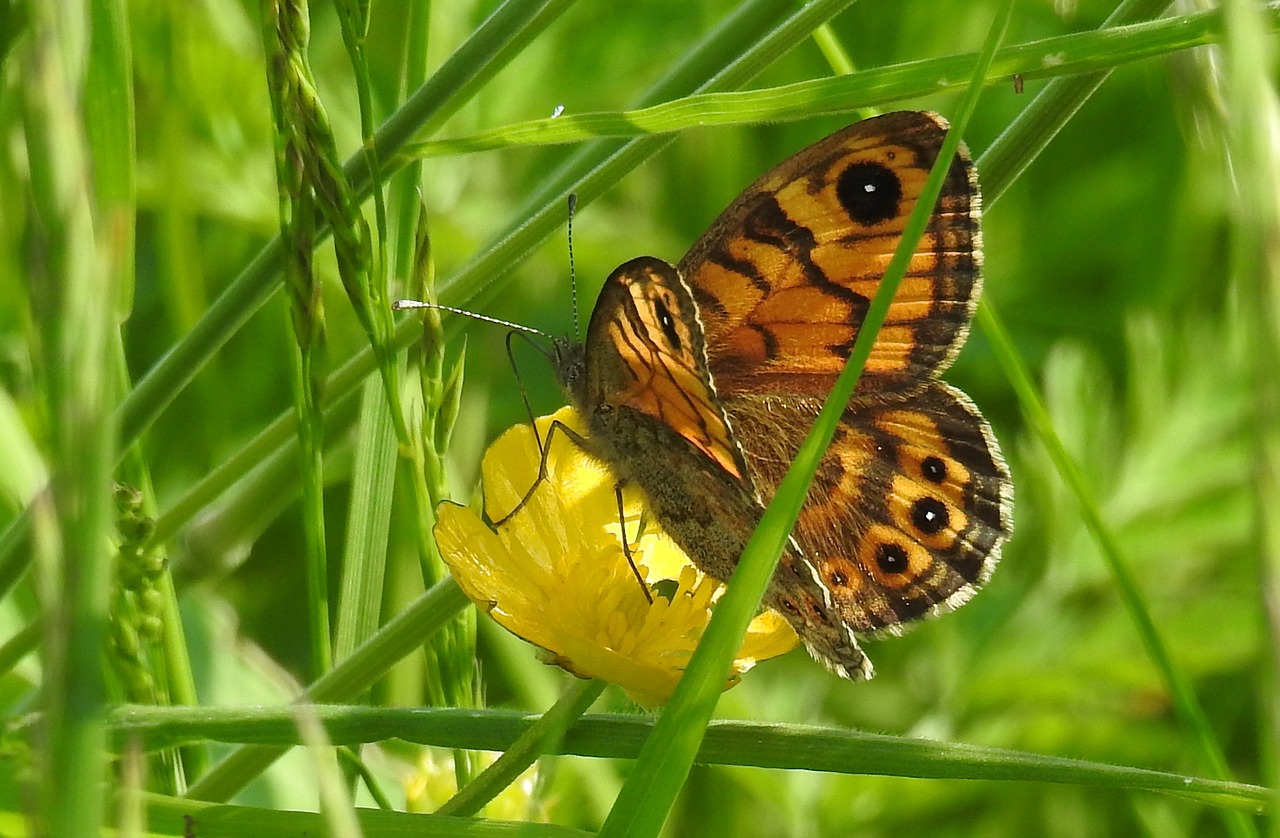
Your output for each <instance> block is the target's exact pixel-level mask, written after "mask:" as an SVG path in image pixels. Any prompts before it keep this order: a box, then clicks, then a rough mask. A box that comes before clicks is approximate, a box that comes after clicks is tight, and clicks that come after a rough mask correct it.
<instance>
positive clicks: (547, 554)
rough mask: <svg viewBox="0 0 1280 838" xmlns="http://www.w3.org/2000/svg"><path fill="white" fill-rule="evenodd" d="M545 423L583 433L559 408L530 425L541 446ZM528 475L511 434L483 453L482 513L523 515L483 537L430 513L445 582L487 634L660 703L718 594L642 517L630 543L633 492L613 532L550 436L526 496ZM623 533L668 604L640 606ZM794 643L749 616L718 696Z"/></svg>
mask: <svg viewBox="0 0 1280 838" xmlns="http://www.w3.org/2000/svg"><path fill="white" fill-rule="evenodd" d="M553 421H558V422H561V423H563V424H564V425H566V426H568V427H570V428H571V429H573V430H574V431H575V432H577V433H578V434H582V433H584V431H583V428H582V424H581V421H580V419H579V418H578V417H577V415H576V414H575V413H574V412H573V411H572V410H571V409H569V408H565V409H563V410H561V411H559V412H558V413H556V414H555V415H554V416H550V417H542V418H541V419H539V420H538V429H539V434H540V436H541V439H543V440H546V439H547V434H548V432H549V431H550V428H551V423H552V422H553ZM538 466H539V455H538V448H537V444H536V442H535V440H534V436H533V432H532V430H531V429H530V428H528V427H527V426H517V427H515V428H512V429H511V430H510V431H508V432H507V433H505V434H503V435H502V437H501V438H499V439H498V440H497V441H496V442H495V443H494V444H493V445H492V446H491V447H490V449H489V450H488V451H487V452H486V453H485V457H484V462H483V463H482V466H481V470H482V473H483V475H484V496H485V506H486V509H487V511H488V513H489V517H490V519H493V520H501V519H502V516H505V515H507V514H508V513H509V512H510V511H511V510H512V509H514V508H515V507H516V506H517V504H519V503H520V501H521V500H522V499H523V498H525V496H526V494H527V495H528V500H527V501H526V503H525V505H524V507H522V508H521V509H520V511H519V512H517V513H516V514H515V515H513V516H511V517H510V518H508V519H507V520H504V521H502V525H501V526H499V527H497V528H496V530H495V529H491V528H490V527H489V526H488V525H486V524H485V523H484V521H482V520H481V518H480V516H479V515H477V514H476V513H475V512H473V511H472V510H470V509H468V508H466V507H462V506H458V505H456V504H450V503H446V504H442V505H441V506H440V508H439V510H438V511H437V515H438V523H437V524H436V529H435V532H436V540H437V542H438V544H439V546H440V550H441V553H442V554H443V555H444V558H445V561H446V562H447V563H448V565H449V567H450V570H451V571H452V572H453V576H454V579H456V580H457V582H458V584H459V586H461V588H462V589H463V591H465V592H466V594H467V596H468V597H469V598H470V599H471V600H472V601H474V602H475V603H476V604H477V605H479V606H480V607H482V608H484V609H485V610H486V611H487V612H488V613H489V614H490V616H492V617H493V618H494V619H495V620H497V621H498V623H499V624H501V625H502V626H503V627H505V628H506V629H507V630H509V631H511V632H512V633H514V634H516V635H518V636H520V637H522V638H524V639H525V640H527V641H529V642H530V643H533V644H535V645H537V646H540V647H541V648H542V649H543V650H545V655H544V659H547V660H549V662H552V663H555V664H557V665H559V666H561V667H563V668H564V669H566V670H568V671H570V672H572V673H573V674H575V675H578V676H579V677H583V678H600V679H603V680H605V681H609V682H611V683H614V684H617V685H619V686H620V687H622V688H623V689H624V690H625V691H626V692H627V694H628V695H630V696H631V697H632V698H633V699H634V700H635V701H637V702H639V703H641V704H644V705H646V706H652V705H656V704H661V703H663V702H665V701H666V700H667V698H669V697H670V695H671V691H672V690H674V689H675V685H676V682H677V681H678V680H679V678H680V675H681V674H682V673H683V671H684V667H685V666H686V665H687V664H688V661H689V658H690V656H691V655H692V654H693V650H694V648H695V647H696V646H697V643H698V639H699V638H700V637H701V636H702V632H703V631H704V630H705V629H706V624H707V620H708V619H709V618H710V614H711V606H712V603H713V602H714V601H715V599H716V598H717V597H718V595H719V590H720V585H719V583H718V582H716V581H715V580H714V579H711V578H710V577H707V576H705V575H704V574H702V573H701V572H699V571H698V570H697V569H696V568H694V567H693V565H692V564H691V563H690V561H689V559H688V557H687V556H685V555H684V553H683V552H681V551H680V549H679V548H678V547H677V546H676V545H675V543H674V542H673V541H671V540H670V538H668V537H667V536H666V535H665V534H664V533H662V532H661V531H660V529H658V527H657V525H656V522H655V521H653V519H652V517H651V516H650V517H649V518H648V520H647V521H646V522H645V525H644V532H643V534H641V535H639V537H638V538H637V533H638V532H639V530H640V526H641V522H642V518H643V511H644V507H643V503H644V499H643V494H642V493H640V492H639V491H637V490H635V489H632V488H627V489H624V491H623V509H624V516H623V520H622V521H621V522H620V521H619V520H618V507H617V500H616V497H615V495H614V485H615V483H616V479H615V478H614V477H613V475H612V473H611V472H610V470H609V469H608V468H607V467H606V466H605V465H604V464H602V463H600V462H599V461H597V460H595V459H594V458H592V457H590V456H589V455H587V454H586V453H585V452H583V451H582V450H581V449H579V448H578V446H577V445H576V444H574V443H573V441H572V440H571V439H569V438H568V436H567V435H565V434H564V433H562V432H560V431H557V432H556V433H555V434H554V435H553V437H552V444H551V450H550V453H549V455H548V457H547V471H546V474H547V477H546V480H545V481H544V482H542V483H541V484H539V485H538V486H537V488H536V489H535V490H534V491H533V492H532V493H530V492H529V488H530V486H532V485H533V483H534V481H535V479H536V477H537V475H538ZM624 526H625V527H626V532H627V542H628V544H629V545H630V547H631V552H632V558H633V559H634V560H635V562H636V564H637V566H638V569H639V571H640V572H641V573H642V574H643V575H644V577H645V579H646V581H647V582H648V583H649V584H650V585H652V584H654V583H655V582H658V581H660V580H664V579H669V580H674V581H675V582H676V586H675V593H674V595H672V596H671V598H670V600H668V599H666V598H665V597H663V596H658V595H653V602H652V603H651V602H650V601H649V599H648V598H646V596H645V588H643V587H642V586H641V584H640V582H639V580H638V579H637V578H636V576H635V572H634V571H633V570H632V569H631V567H630V565H629V564H628V563H627V559H626V555H625V554H624V553H623V550H622V542H621V540H620V538H621V532H622V528H623V527H624ZM668 589H669V588H664V590H668ZM797 642H798V641H797V638H796V636H795V633H794V632H793V631H792V629H791V627H790V625H788V624H787V622H786V621H785V620H784V619H782V618H781V617H780V616H779V615H778V614H776V613H775V612H771V611H766V612H764V613H763V614H761V615H759V616H757V617H756V619H755V620H754V621H753V622H752V624H751V627H750V628H749V629H748V632H747V636H746V637H745V638H744V640H743V644H742V648H741V650H740V651H739V657H738V659H737V660H736V661H735V662H734V673H733V675H732V676H731V677H730V679H729V680H728V682H727V683H726V687H728V686H732V685H733V684H734V683H736V682H737V681H738V679H739V678H740V676H741V673H743V672H745V671H746V670H747V669H750V668H751V667H752V666H754V665H755V663H756V662H757V661H760V660H764V659H766V658H769V657H773V656H775V655H780V654H782V653H784V652H786V651H788V650H790V649H791V648H793V647H794V646H795V645H796V643H797Z"/></svg>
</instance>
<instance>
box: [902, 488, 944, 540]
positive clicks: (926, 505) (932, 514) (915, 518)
mask: <svg viewBox="0 0 1280 838" xmlns="http://www.w3.org/2000/svg"><path fill="white" fill-rule="evenodd" d="M950 517H951V516H950V515H948V514H947V507H946V504H944V503H943V502H942V501H940V500H938V499H937V498H931V497H923V498H920V499H919V500H918V501H916V502H915V503H914V504H913V505H912V507H911V522H912V523H913V524H915V525H916V529H918V530H920V532H922V533H924V534H925V535H935V534H936V533H938V532H939V531H940V530H942V528H943V527H945V526H946V525H947V522H948V521H949V520H950Z"/></svg>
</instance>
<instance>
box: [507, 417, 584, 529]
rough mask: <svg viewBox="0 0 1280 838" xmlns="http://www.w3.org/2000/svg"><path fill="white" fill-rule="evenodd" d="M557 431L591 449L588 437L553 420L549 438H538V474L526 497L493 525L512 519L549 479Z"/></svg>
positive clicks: (576, 443) (548, 433) (548, 434)
mask: <svg viewBox="0 0 1280 838" xmlns="http://www.w3.org/2000/svg"><path fill="white" fill-rule="evenodd" d="M556 431H559V432H560V433H562V434H564V435H565V436H566V437H568V438H569V441H570V442H572V443H573V444H574V445H576V446H578V447H579V448H581V449H582V450H584V451H587V450H589V449H588V448H587V441H586V439H584V438H583V436H582V435H581V434H579V433H578V432H577V431H575V430H573V429H572V428H570V427H569V426H568V425H565V424H564V423H562V422H558V421H553V422H552V423H551V427H550V428H549V429H548V430H547V438H546V439H539V440H538V453H539V457H538V476H537V477H535V478H534V479H533V483H531V484H530V485H529V489H528V491H526V492H525V493H524V497H522V498H520V502H519V503H517V504H516V505H515V508H514V509H512V510H511V511H510V512H508V513H507V514H506V515H503V516H502V517H501V518H499V519H498V520H496V521H494V522H493V525H494V526H495V527H500V526H502V525H503V524H505V523H507V521H510V520H511V519H512V518H513V517H515V514H516V513H517V512H519V511H520V510H521V509H524V507H525V505H526V504H527V503H528V502H529V499H530V498H532V497H533V493H534V491H535V490H536V489H537V488H538V487H539V486H541V485H542V483H543V481H545V480H546V479H547V460H548V459H549V458H550V456H551V441H552V440H553V439H555V435H556ZM537 433H538V431H537V426H536V425H535V426H534V438H535V439H537Z"/></svg>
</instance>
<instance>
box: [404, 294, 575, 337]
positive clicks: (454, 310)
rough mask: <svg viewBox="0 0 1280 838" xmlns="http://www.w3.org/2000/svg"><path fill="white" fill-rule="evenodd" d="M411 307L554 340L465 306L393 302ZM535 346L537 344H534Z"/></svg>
mask: <svg viewBox="0 0 1280 838" xmlns="http://www.w3.org/2000/svg"><path fill="white" fill-rule="evenodd" d="M410 308H434V309H436V310H437V311H447V312H449V313H450V314H461V315H462V316H463V317H470V318H471V319H472V320H480V321H482V322H485V323H493V324H494V325H496V326H506V327H507V328H508V329H513V330H515V331H517V332H526V333H528V334H531V335H537V336H538V337H543V338H546V339H547V340H554V339H555V338H553V337H552V336H551V335H549V334H547V333H546V332H544V331H541V330H539V329H535V328H533V327H532V326H525V325H524V324H522V323H512V322H511V321H510V320H503V319H501V318H499V317H490V316H489V315H487V314H476V313H475V312H474V311H467V310H466V309H465V308H454V307H453V306H442V305H440V304H439V303H426V302H423V301H422V300H396V301H395V302H394V303H392V304H391V309H392V311H404V310H406V309H410ZM534 345H535V346H536V345H537V344H534Z"/></svg>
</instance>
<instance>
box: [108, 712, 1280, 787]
mask: <svg viewBox="0 0 1280 838" xmlns="http://www.w3.org/2000/svg"><path fill="white" fill-rule="evenodd" d="M312 711H313V712H314V713H315V714H316V716H317V717H318V718H319V719H320V721H321V722H323V724H324V726H325V731H326V733H327V734H328V736H329V738H330V740H331V741H333V742H334V743H337V744H345V745H358V744H364V743H369V742H378V741H382V740H385V739H392V738H395V739H403V740H405V741H408V742H416V743H419V744H422V745H430V746H434V747H440V748H458V747H470V748H479V749H483V750H491V751H507V750H510V749H512V748H513V747H516V745H517V743H518V742H519V741H520V740H521V739H522V738H523V737H527V736H529V735H530V731H532V730H534V729H535V726H537V725H539V724H540V720H539V717H538V716H537V715H534V714H529V713H520V712H514V711H510V710H466V709H455V708H423V709H405V708H388V707H362V706H334V705H329V706H316V707H314V708H312ZM109 725H110V730H111V733H112V741H113V743H114V745H115V747H116V748H117V749H122V748H124V747H125V746H126V745H127V744H128V743H129V742H130V741H138V742H141V743H142V745H143V747H144V748H146V749H147V750H149V751H155V750H159V749H162V748H172V747H175V746H178V745H182V744H184V743H187V742H193V741H203V740H207V741H214V742H226V743H253V744H255V745H258V746H275V747H285V746H294V745H297V744H299V737H298V731H297V726H296V724H295V723H294V710H292V709H291V708H288V707H271V708H257V707H254V708H200V709H196V708H165V707H148V706H140V705H134V706H125V707H120V708H116V709H115V710H113V711H112V713H111V715H110V717H109ZM657 725H658V722H657V721H655V720H654V719H649V718H644V717H637V716H633V715H620V714H609V715H601V714H591V715H586V716H582V717H581V718H579V719H577V720H576V721H575V722H573V724H572V725H570V726H569V727H568V728H567V730H565V731H564V736H563V737H562V738H560V739H559V740H558V742H557V743H556V744H555V745H554V746H553V747H551V748H550V749H548V750H547V753H553V754H566V755H576V756H581V757H592V758H598V759H629V758H634V757H635V756H636V754H638V753H639V752H640V751H641V750H642V749H643V748H644V747H645V743H646V742H647V741H648V740H649V739H650V738H651V737H652V734H653V732H654V730H655V728H656V727H657ZM697 760H698V762H699V763H700V764H706V765H734V766H746V767H753V768H768V769H774V770H785V771H820V772H829V773H835V774H846V775H865V776H888V777H912V778H917V779H926V778H934V779H950V780H985V781H991V782H1010V783H1054V784H1062V785H1077V786H1084V787H1090V788H1112V789H1130V790H1134V791H1145V792H1159V793H1161V794H1167V795H1174V796H1177V797H1185V798H1188V799H1194V800H1197V801H1203V802H1206V803H1208V804H1209V805H1212V806H1217V807H1224V808H1228V809H1232V810H1238V811H1243V812H1260V811H1264V810H1265V809H1266V808H1267V807H1268V806H1270V805H1271V792H1270V790H1269V789H1266V788H1263V787H1261V786H1257V785H1250V784H1247V783H1235V782H1227V781H1222V780H1212V779H1206V778H1202V777H1189V776H1187V775H1184V774H1174V773H1168V772H1163V771H1151V770H1147V769H1143V768H1137V767H1134V766H1127V765H1111V764H1108V763H1102V762H1091V761H1087V760H1076V759H1064V758H1062V757H1055V756H1046V755H1044V754H1034V753H1027V752H1025V751H1015V750H1009V749H1005V748H992V747H984V746H980V745H969V744H965V743H959V742H943V741H937V740H933V739H921V738H916V737H909V736H886V735H884V734H879V733H868V732H865V731H857V730H848V729H845V728H837V727H820V726H816V725H798V724H775V723H762V722H747V721H734V720H717V721H713V722H712V723H711V724H710V725H709V726H708V728H707V732H706V736H705V738H704V739H703V740H702V743H701V745H700V747H699V749H698V753H697Z"/></svg>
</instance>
